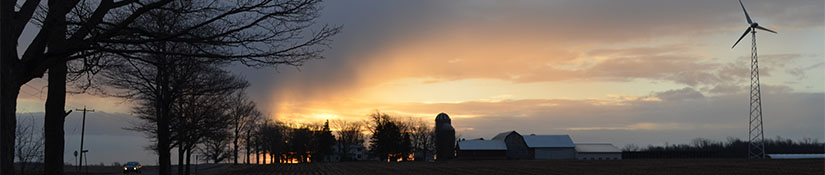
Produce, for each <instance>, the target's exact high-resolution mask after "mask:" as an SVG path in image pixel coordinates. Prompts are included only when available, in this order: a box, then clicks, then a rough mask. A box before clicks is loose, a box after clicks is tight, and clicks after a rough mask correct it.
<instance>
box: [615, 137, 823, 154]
mask: <svg viewBox="0 0 825 175" xmlns="http://www.w3.org/2000/svg"><path fill="white" fill-rule="evenodd" d="M748 144H749V143H748V141H745V140H740V139H739V138H732V137H731V138H728V139H727V140H726V141H715V140H711V139H707V138H695V139H693V140H691V141H690V143H688V144H674V145H664V146H653V145H648V146H647V147H645V148H642V147H639V146H638V145H634V144H629V145H626V146H625V147H624V148H623V149H622V151H623V152H625V153H624V154H625V155H624V156H623V157H627V158H746V157H747V155H748ZM765 148H766V149H765V151H766V154H823V153H825V143H823V142H820V141H818V140H816V139H812V138H803V139H801V140H799V141H793V140H791V139H787V138H782V137H779V136H777V137H776V138H774V139H770V138H766V139H765Z"/></svg>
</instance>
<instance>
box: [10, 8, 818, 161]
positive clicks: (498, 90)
mask: <svg viewBox="0 0 825 175" xmlns="http://www.w3.org/2000/svg"><path fill="white" fill-rule="evenodd" d="M744 3H745V7H746V8H747V9H748V12H749V13H750V16H751V17H752V18H753V19H754V20H755V21H756V22H758V23H759V24H760V26H764V27H766V28H769V29H773V30H775V31H778V32H779V33H778V34H772V33H768V32H762V31H760V32H758V34H757V37H758V44H759V61H760V64H759V65H760V67H759V68H760V78H761V85H762V98H763V110H764V112H763V116H764V121H765V127H764V128H765V135H766V137H769V138H774V137H776V136H782V137H784V138H791V139H794V140H798V139H801V138H805V137H809V138H815V139H818V140H820V141H825V51H823V50H825V49H823V48H825V30H823V29H824V28H823V26H825V2H823V1H821V0H792V1H769V0H760V1H757V0H746V1H744ZM317 24H319V25H320V24H330V25H341V26H343V28H344V30H343V33H341V34H339V35H337V36H335V37H334V38H333V39H334V42H333V43H332V45H331V48H329V49H328V50H327V51H326V52H325V53H324V56H325V58H324V59H319V60H310V61H308V62H306V63H305V64H304V66H302V67H289V66H279V67H276V68H259V69H255V68H247V67H243V66H230V67H228V68H227V69H228V70H230V71H232V72H233V73H235V74H236V75H238V76H242V77H245V78H246V79H247V80H249V81H250V83H251V85H252V86H251V87H250V88H249V89H247V93H248V94H249V96H251V97H252V99H254V100H255V101H256V102H257V104H258V107H259V108H260V110H261V111H263V112H264V113H266V114H268V116H269V117H270V118H272V119H275V120H280V121H287V122H296V123H319V122H322V121H323V120H327V119H330V120H337V119H340V120H365V119H367V115H368V114H369V113H371V112H374V111H376V110H378V111H381V112H385V113H388V114H390V115H392V116H396V117H399V118H419V119H422V120H426V121H433V120H434V118H435V116H436V115H437V114H438V113H440V112H445V113H447V114H449V115H450V117H451V118H452V123H453V126H454V127H456V130H457V132H456V133H457V135H459V136H460V137H462V138H479V137H483V138H485V139H489V138H490V137H492V136H494V135H495V134H496V133H499V132H504V131H510V130H515V131H518V132H520V133H522V134H531V133H534V134H569V135H571V137H572V138H573V140H574V142H577V143H592V142H601V143H613V144H615V145H617V146H619V147H622V146H624V145H627V144H636V145H640V146H646V145H664V144H681V143H688V142H689V141H690V140H691V139H693V138H697V137H704V138H709V139H714V140H720V141H721V140H725V139H726V138H728V137H737V138H745V137H747V129H748V128H747V127H748V125H747V124H748V123H747V121H748V108H749V106H748V105H749V103H748V91H747V90H748V86H749V77H750V74H749V73H750V72H749V68H750V67H749V66H750V62H749V54H750V49H749V48H748V47H749V44H750V36H748V37H746V38H745V39H743V41H742V42H741V43H739V45H737V47H736V48H733V49H731V46H732V45H733V43H734V42H735V41H736V39H738V37H739V36H741V35H742V32H744V30H745V29H746V27H747V26H748V24H747V22H746V20H745V17H744V14H743V13H742V9H741V7H740V6H739V3H738V2H737V1H735V0H726V1H719V0H696V1H678V0H666V1H662V0H622V1H600V0H575V1H573V0H551V1H544V0H518V1H494V0H456V1H438V0H420V1H379V0H354V1H327V2H324V9H323V11H322V16H321V17H320V18H319V19H318V21H317ZM319 27H320V26H319ZM20 42H21V45H25V44H26V41H20ZM21 53H22V52H21ZM45 82H46V81H45V79H35V80H33V81H32V82H30V83H29V84H27V85H25V86H24V87H23V90H22V92H21V95H20V98H19V99H18V113H19V114H20V116H29V117H34V118H37V117H36V116H42V111H43V109H42V108H43V102H44V101H45ZM83 106H88V107H90V108H93V109H95V110H97V112H95V113H90V114H89V116H88V117H90V118H89V119H87V122H90V123H87V129H89V130H88V131H87V139H91V140H92V141H90V140H87V141H86V143H87V146H88V147H90V149H93V150H94V149H98V150H100V151H99V153H98V154H97V155H95V156H98V157H93V155H90V158H89V159H91V160H90V162H95V163H98V162H106V163H110V162H114V161H119V162H126V161H127V160H122V159H123V158H122V157H123V156H114V155H118V154H125V155H129V156H126V157H134V159H135V160H140V161H141V162H146V163H145V164H152V163H153V162H156V160H154V159H155V158H154V157H153V155H152V153H151V152H149V151H145V150H144V149H143V147H145V146H146V145H148V144H149V142H148V141H147V140H146V139H145V138H143V135H142V134H140V133H135V132H132V131H125V130H122V129H120V128H123V127H128V126H130V123H134V122H137V121H136V119H134V118H132V117H131V116H130V115H131V114H129V112H130V108H131V104H130V102H129V101H126V100H122V99H112V98H104V97H97V96H90V95H83V94H75V95H69V97H68V102H67V108H70V109H71V108H82V107H83ZM78 118H80V114H79V113H78V112H74V113H72V114H71V115H70V116H69V117H68V118H67V122H66V133H67V136H66V139H67V141H66V144H67V145H66V149H67V150H76V149H77V147H76V146H74V145H79V143H77V142H75V140H77V139H76V138H75V137H77V134H78V132H76V130H77V129H76V128H78V127H79V119H78ZM92 121H93V122H92ZM90 145H94V146H90ZM90 154H91V153H90ZM66 158H67V159H66V161H67V162H70V161H71V162H73V161H74V160H73V156H72V155H71V151H67V154H66Z"/></svg>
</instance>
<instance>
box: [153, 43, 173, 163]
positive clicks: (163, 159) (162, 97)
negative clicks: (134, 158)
mask: <svg viewBox="0 0 825 175" xmlns="http://www.w3.org/2000/svg"><path fill="white" fill-rule="evenodd" d="M159 61H160V64H159V65H158V69H157V70H158V73H157V80H156V82H157V85H158V86H160V88H159V89H160V92H159V94H158V96H157V98H158V99H157V103H156V104H157V107H156V109H155V110H156V111H157V113H156V115H157V127H158V128H157V129H158V131H157V133H158V138H157V139H158V143H157V144H158V145H157V146H158V147H157V149H158V174H159V175H169V174H170V171H169V170H171V166H172V161H171V160H170V158H171V157H172V155H171V153H170V151H171V150H170V148H169V144H170V140H169V139H170V138H169V135H170V133H169V118H168V117H169V104H171V102H170V100H171V99H170V97H169V96H170V94H169V82H168V79H167V74H166V73H167V72H166V66H167V65H166V60H165V59H164V58H160V59H159Z"/></svg>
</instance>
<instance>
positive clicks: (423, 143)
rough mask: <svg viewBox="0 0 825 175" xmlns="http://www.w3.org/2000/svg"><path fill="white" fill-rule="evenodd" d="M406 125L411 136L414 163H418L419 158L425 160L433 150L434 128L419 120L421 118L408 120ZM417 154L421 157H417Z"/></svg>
mask: <svg viewBox="0 0 825 175" xmlns="http://www.w3.org/2000/svg"><path fill="white" fill-rule="evenodd" d="M407 125H408V126H407V127H408V128H409V129H408V131H409V133H410V136H411V141H412V146H413V151H414V152H415V154H416V155H415V157H416V161H418V159H419V158H420V159H426V158H427V155H428V154H431V153H432V152H434V150H435V132H434V131H433V128H434V127H433V126H432V125H430V124H428V123H427V122H425V121H424V120H421V118H410V121H409V122H408V123H407ZM419 153H420V154H421V155H418V154H419ZM421 156H423V157H421Z"/></svg>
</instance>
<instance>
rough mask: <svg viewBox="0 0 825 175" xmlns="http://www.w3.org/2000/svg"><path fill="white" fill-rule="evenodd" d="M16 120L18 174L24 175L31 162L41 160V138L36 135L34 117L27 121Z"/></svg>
mask: <svg viewBox="0 0 825 175" xmlns="http://www.w3.org/2000/svg"><path fill="white" fill-rule="evenodd" d="M23 122H24V121H22V120H18V124H17V125H18V126H20V127H17V131H16V133H15V134H16V135H17V136H16V137H15V142H16V143H15V145H14V146H15V151H16V153H17V154H15V156H16V157H17V161H18V162H20V174H26V167H27V165H28V164H30V163H32V162H39V161H41V160H42V159H43V137H42V136H40V135H38V134H36V132H35V129H36V128H35V123H34V116H31V117H29V119H28V121H26V122H25V123H23Z"/></svg>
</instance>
